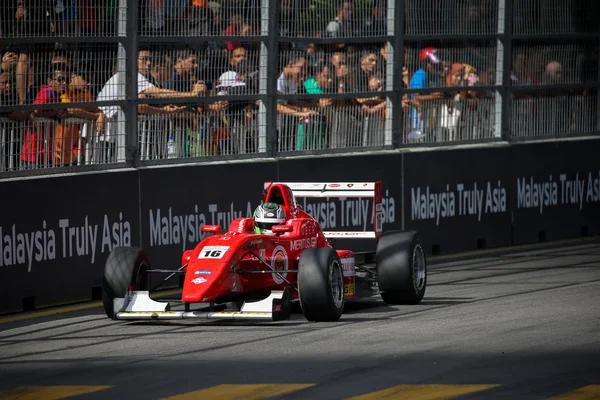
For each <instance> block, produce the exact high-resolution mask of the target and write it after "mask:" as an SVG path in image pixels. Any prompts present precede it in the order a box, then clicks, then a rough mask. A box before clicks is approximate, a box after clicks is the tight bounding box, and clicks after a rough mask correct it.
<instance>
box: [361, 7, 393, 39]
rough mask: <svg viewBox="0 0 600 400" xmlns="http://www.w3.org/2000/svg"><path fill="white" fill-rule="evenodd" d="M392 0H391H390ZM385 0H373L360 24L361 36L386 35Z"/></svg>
mask: <svg viewBox="0 0 600 400" xmlns="http://www.w3.org/2000/svg"><path fill="white" fill-rule="evenodd" d="M392 1H393V0H392ZM386 2H387V0H375V1H374V2H373V8H372V9H371V15H369V16H368V17H367V18H366V19H365V20H364V21H363V25H362V36H387V34H388V33H387V6H386V4H385V3H386Z"/></svg>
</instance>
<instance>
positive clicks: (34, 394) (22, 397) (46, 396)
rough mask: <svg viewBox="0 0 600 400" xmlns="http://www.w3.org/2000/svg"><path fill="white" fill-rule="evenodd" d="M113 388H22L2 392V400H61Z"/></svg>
mask: <svg viewBox="0 0 600 400" xmlns="http://www.w3.org/2000/svg"><path fill="white" fill-rule="evenodd" d="M111 387H112V386H21V387H17V388H14V389H9V390H2V391H0V398H2V400H16V399H19V400H59V399H66V398H68V397H73V396H79V395H82V394H87V393H93V392H98V391H100V390H104V389H108V388H111Z"/></svg>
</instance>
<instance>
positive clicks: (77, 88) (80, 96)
mask: <svg viewBox="0 0 600 400" xmlns="http://www.w3.org/2000/svg"><path fill="white" fill-rule="evenodd" d="M86 75H87V74H86V72H84V71H75V72H73V73H72V74H71V77H70V78H71V80H70V83H69V89H68V91H66V92H65V93H64V94H62V95H61V101H62V102H63V103H90V107H87V108H69V109H67V114H68V116H69V117H71V118H80V119H84V120H88V121H93V122H94V125H93V126H94V127H95V128H94V129H95V130H96V131H97V132H98V133H100V132H102V129H103V128H104V123H105V116H104V114H102V112H100V110H99V109H98V108H97V107H94V106H93V104H92V102H93V101H94V97H93V96H92V93H91V91H90V89H89V79H88V78H87V76H86ZM87 132H88V124H85V123H81V122H80V121H69V122H68V123H67V122H66V121H64V122H63V123H62V124H59V125H58V126H57V129H56V139H55V159H54V162H55V164H56V165H64V166H68V165H76V164H78V163H81V162H82V161H83V158H84V152H83V150H84V148H85V140H86V137H87ZM94 136H95V135H94ZM80 140H81V142H80Z"/></svg>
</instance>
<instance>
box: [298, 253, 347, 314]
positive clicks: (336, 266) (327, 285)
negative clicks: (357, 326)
mask: <svg viewBox="0 0 600 400" xmlns="http://www.w3.org/2000/svg"><path fill="white" fill-rule="evenodd" d="M298 296H299V300H300V301H299V303H300V307H301V309H302V314H304V317H305V318H306V319H307V320H308V321H314V322H323V321H337V320H339V319H340V317H341V316H342V313H343V312H344V275H343V270H342V263H341V261H340V258H339V257H338V254H337V252H336V251H335V250H334V249H332V248H329V247H322V248H316V249H307V250H305V251H304V252H303V253H302V255H301V256H300V260H299V261H298Z"/></svg>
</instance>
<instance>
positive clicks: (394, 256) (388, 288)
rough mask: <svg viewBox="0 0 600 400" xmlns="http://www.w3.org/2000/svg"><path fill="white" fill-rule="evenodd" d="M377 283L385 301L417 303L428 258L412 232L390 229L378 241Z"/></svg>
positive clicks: (422, 293) (417, 236)
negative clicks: (391, 230)
mask: <svg viewBox="0 0 600 400" xmlns="http://www.w3.org/2000/svg"><path fill="white" fill-rule="evenodd" d="M375 262H376V271H377V284H378V286H379V292H380V295H381V298H382V299H383V301H384V302H385V303H387V304H418V303H420V302H421V300H423V296H424V295H425V290H426V288H427V261H426V258H425V251H424V250H423V246H422V245H421V238H420V236H419V234H418V233H417V232H415V231H406V232H390V233H386V234H384V235H383V236H382V237H381V238H380V239H379V242H378V243H377V254H376V256H375Z"/></svg>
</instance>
